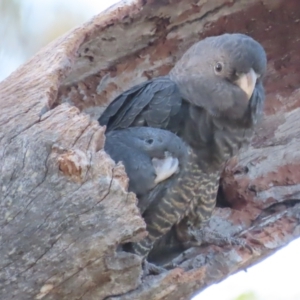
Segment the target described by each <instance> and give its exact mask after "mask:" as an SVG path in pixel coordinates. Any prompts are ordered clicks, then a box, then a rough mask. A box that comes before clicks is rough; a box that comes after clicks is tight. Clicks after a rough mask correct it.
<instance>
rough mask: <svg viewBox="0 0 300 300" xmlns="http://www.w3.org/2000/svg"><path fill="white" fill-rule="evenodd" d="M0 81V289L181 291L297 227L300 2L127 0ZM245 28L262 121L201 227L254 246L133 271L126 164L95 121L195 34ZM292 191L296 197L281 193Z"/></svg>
mask: <svg viewBox="0 0 300 300" xmlns="http://www.w3.org/2000/svg"><path fill="white" fill-rule="evenodd" d="M120 6H121V7H117V6H114V7H112V8H111V9H109V10H107V11H106V12H104V13H102V14H100V15H98V16H96V17H95V18H94V19H93V20H91V21H90V22H88V23H86V24H85V25H83V26H82V27H79V28H76V29H74V30H73V31H71V32H69V33H67V34H66V35H64V36H63V37H61V38H60V39H58V40H56V41H55V42H53V43H52V44H50V45H48V46H47V47H46V48H44V49H42V50H41V51H40V52H39V53H38V54H36V55H35V56H34V57H33V58H32V59H31V60H30V61H29V62H27V63H26V64H24V65H23V66H21V67H20V68H19V69H18V70H17V71H16V72H14V73H13V74H12V75H11V76H10V77H9V78H7V79H6V80H5V81H3V82H2V83H0V110H1V115H0V126H1V131H0V157H1V159H0V166H1V174H0V184H1V190H0V196H1V197H0V198H1V203H0V222H1V225H0V226H1V227H0V228H1V244H0V298H1V299H22V300H23V299H24V300H25V299H47V300H49V299H68V300H69V299H89V300H93V299H97V300H100V299H114V300H116V299H122V300H123V299H128V300H129V299H130V300H131V299H149V300H150V299H151V300H152V299H153V300H154V299H155V300H159V299H164V300H166V299H188V298H189V297H191V295H192V294H193V293H195V292H196V291H197V290H201V289H203V288H205V287H207V286H208V285H210V284H212V283H215V282H218V281H220V280H222V279H224V278H226V277H227V276H228V275H229V274H232V273H234V272H236V271H238V270H241V269H243V268H246V267H247V266H249V265H252V264H254V263H256V262H257V261H260V260H262V259H263V258H265V257H267V256H268V255H270V254H272V253H274V252H275V251H276V250H278V249H280V248H281V247H282V246H284V245H286V244H287V243H289V242H290V241H291V240H293V239H295V238H296V237H299V236H300V226H299V223H300V203H299V201H298V200H297V198H300V197H299V196H300V171H299V170H300V152H299V147H300V129H299V121H298V118H299V116H300V108H299V106H300V90H299V83H300V66H299V61H300V52H299V47H300V39H299V38H298V31H299V20H300V2H299V1H298V0H251V1H249V0H227V1H226V0H216V1H204V0H203V1H202V0H200V1H195V0H185V1H183V0H182V1H180V0H173V1H172V0H169V1H167V0H164V1H162V0H143V1H142V0H140V1H123V3H121V4H120ZM224 32H243V33H247V34H250V35H251V36H253V37H254V38H256V39H257V40H258V41H260V42H261V43H262V44H263V46H264V47H265V49H266V51H267V54H268V59H269V63H268V75H267V78H266V80H265V83H266V92H267V103H266V108H265V118H264V121H263V123H262V124H261V125H260V127H259V128H258V130H257V134H256V136H255V138H254V139H253V142H252V144H251V146H250V147H249V148H248V149H244V150H243V151H242V153H241V154H240V156H239V157H238V158H236V159H233V160H231V161H230V162H229V163H228V165H227V166H226V168H225V170H224V173H223V178H222V193H221V194H222V195H221V196H222V197H220V198H222V207H219V208H217V209H216V210H215V213H214V215H213V218H212V220H211V227H212V228H215V229H217V230H219V231H220V232H221V233H229V234H231V235H233V234H237V235H238V236H241V237H244V238H246V239H247V242H248V244H249V245H250V246H252V248H253V249H254V251H253V253H251V252H250V251H249V250H247V249H242V248H239V247H237V246H227V247H223V248H221V247H217V246H214V245H206V246H203V247H200V248H192V249H190V250H188V251H187V253H185V255H183V256H181V257H179V258H178V259H177V260H176V262H177V263H178V267H177V268H174V269H173V270H170V271H168V272H166V273H163V274H161V275H159V276H149V277H146V278H145V279H144V280H141V273H142V271H141V260H140V258H139V257H137V256H135V255H132V254H128V253H124V252H118V251H117V246H118V245H119V244H120V243H124V242H125V241H126V242H127V241H134V240H139V239H141V238H142V237H144V236H145V235H146V230H145V224H144V222H143V220H142V218H141V217H140V215H139V212H138V209H137V207H136V198H135V196H134V195H133V194H130V193H127V192H126V187H127V183H128V179H127V177H126V174H125V172H124V168H123V167H122V166H120V165H115V164H114V162H113V161H112V160H111V159H110V158H109V157H108V155H107V154H106V153H105V152H104V151H103V144H104V141H105V137H104V128H100V126H99V125H98V123H97V122H96V121H95V120H93V119H95V118H97V117H99V115H100V114H101V112H102V111H103V109H104V108H105V106H106V105H107V103H109V101H111V100H112V99H113V97H114V96H116V95H117V94H118V93H119V92H120V91H122V90H124V89H126V88H128V87H130V86H132V85H134V84H137V83H139V82H142V81H144V80H146V79H147V78H151V77H154V76H158V75H164V74H166V73H167V72H168V71H169V70H170V68H171V67H172V66H173V64H174V62H175V61H176V60H177V58H178V57H179V56H180V55H181V54H182V53H183V52H184V51H185V50H186V49H187V47H188V46H189V45H191V44H192V43H194V42H195V41H197V40H199V39H201V38H203V37H205V36H208V35H213V34H221V33H224ZM291 199H292V200H291Z"/></svg>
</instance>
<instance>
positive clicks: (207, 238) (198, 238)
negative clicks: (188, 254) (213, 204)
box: [188, 228, 253, 253]
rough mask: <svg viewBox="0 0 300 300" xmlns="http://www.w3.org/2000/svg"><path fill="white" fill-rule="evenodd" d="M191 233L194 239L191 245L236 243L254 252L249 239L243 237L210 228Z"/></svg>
mask: <svg viewBox="0 0 300 300" xmlns="http://www.w3.org/2000/svg"><path fill="white" fill-rule="evenodd" d="M190 234H191V236H192V237H193V240H192V241H190V242H188V243H189V246H190V247H199V246H201V245H202V244H214V245H217V246H220V247H222V246H226V245H236V246H239V247H241V248H246V249H248V250H249V251H250V252H251V253H253V249H252V247H250V246H249V245H247V241H246V240H245V239H243V238H238V237H233V236H228V235H225V234H220V233H219V232H216V231H214V230H211V229H209V228H203V229H200V230H193V231H191V232H190Z"/></svg>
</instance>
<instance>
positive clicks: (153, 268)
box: [143, 260, 167, 277]
mask: <svg viewBox="0 0 300 300" xmlns="http://www.w3.org/2000/svg"><path fill="white" fill-rule="evenodd" d="M143 269H144V272H143V277H146V276H148V275H159V274H162V273H164V272H166V271H167V270H166V269H165V268H163V267H160V266H157V265H155V264H153V263H150V262H148V261H147V260H144V262H143Z"/></svg>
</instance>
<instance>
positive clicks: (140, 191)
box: [104, 127, 187, 213]
mask: <svg viewBox="0 0 300 300" xmlns="http://www.w3.org/2000/svg"><path fill="white" fill-rule="evenodd" d="M104 150H105V151H106V152H107V153H108V154H109V155H110V157H111V158H112V159H113V160H114V161H115V162H116V163H118V162H122V163H123V165H124V167H125V171H126V173H127V175H128V177H129V186H128V190H129V191H130V192H134V193H135V194H136V195H137V198H138V199H139V201H138V207H139V209H140V211H141V213H144V212H145V210H146V209H147V207H149V206H150V204H151V202H152V201H153V200H155V199H157V193H158V191H159V190H160V189H161V188H159V189H154V188H155V187H156V186H157V185H159V184H160V183H163V182H164V183H163V188H165V187H166V182H165V181H166V180H167V179H170V177H172V176H173V175H174V176H175V175H176V174H178V173H179V170H180V168H183V166H184V165H185V163H186V160H187V146H186V145H185V143H184V142H183V141H182V140H181V139H180V138H179V137H178V136H176V135H175V134H174V133H172V132H170V131H167V130H163V129H159V128H152V127H130V128H126V129H123V130H114V131H110V132H108V133H107V134H106V141H105V145H104ZM174 176H173V177H174ZM173 179H174V178H173ZM168 184H170V183H168Z"/></svg>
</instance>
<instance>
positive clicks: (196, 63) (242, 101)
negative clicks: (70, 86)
mask: <svg viewBox="0 0 300 300" xmlns="http://www.w3.org/2000/svg"><path fill="white" fill-rule="evenodd" d="M266 63H267V60H266V54H265V51H264V49H263V47H262V46H261V45H260V44H259V43H258V42H257V41H255V40H254V39H252V38H251V37H249V36H246V35H243V34H223V35H220V36H214V37H208V38H205V39H203V40H201V41H200V42H198V43H196V44H194V45H193V46H191V47H190V48H189V49H188V50H187V51H186V52H185V54H184V55H183V56H182V57H181V59H180V60H179V61H178V62H177V63H176V64H175V66H174V68H173V69H172V70H171V72H170V73H169V75H167V76H163V77H158V78H154V79H152V80H149V81H146V82H144V83H142V84H139V85H137V86H135V87H133V88H131V89H129V90H127V91H125V92H124V93H122V94H121V95H119V96H118V97H117V98H116V99H115V100H113V102H111V103H110V105H109V106H108V107H107V108H106V110H105V111H104V113H103V114H102V116H101V117H100V118H99V123H100V125H106V126H107V132H108V133H110V132H112V131H114V130H121V129H126V128H128V127H141V126H143V127H144V126H147V127H153V128H161V129H165V130H168V131H170V132H172V133H174V134H176V135H178V136H179V137H180V138H181V139H182V140H183V141H184V142H185V143H186V144H187V149H188V150H187V151H188V156H187V160H186V163H185V164H184V166H183V168H181V169H180V172H179V174H178V175H177V176H175V177H176V180H172V181H169V180H168V179H166V180H165V181H164V182H162V183H161V185H163V184H165V187H166V188H164V189H161V190H160V192H159V193H156V196H155V197H157V199H156V200H155V201H152V200H151V203H150V205H149V206H147V209H146V210H145V211H144V212H143V217H144V219H145V222H146V224H147V230H148V232H149V234H148V236H147V237H146V238H145V239H144V240H142V241H141V242H139V243H136V244H135V245H134V247H133V248H134V251H135V252H136V253H137V254H140V255H142V256H144V257H146V256H147V255H148V254H149V252H150V250H151V249H152V248H153V246H154V245H155V243H158V242H159V240H160V239H162V238H163V237H164V236H165V235H166V234H167V233H168V232H171V231H173V232H175V233H176V237H177V240H178V241H180V242H182V243H183V244H185V243H187V242H188V241H189V240H191V239H193V238H195V236H197V230H198V229H200V228H203V225H205V224H206V223H207V221H208V220H209V219H210V217H211V214H212V211H213V209H214V207H215V204H216V195H217V190H218V183H219V178H220V173H221V171H222V168H223V165H224V163H225V162H226V161H227V160H228V159H229V158H230V157H232V156H233V155H235V154H236V153H237V151H238V150H239V149H240V148H241V147H242V146H243V145H245V144H247V143H249V140H250V138H251V136H252V133H253V128H254V125H255V123H256V122H257V120H258V118H259V116H260V115H261V113H262V111H263V104H264V100H265V95H264V89H263V84H262V79H263V76H264V74H265V72H266ZM137 180H138V179H137ZM137 182H138V181H137ZM170 182H172V183H170ZM155 189H158V188H157V187H155V188H154V190H155ZM146 194H147V193H146ZM146 198H147V197H146ZM196 239H197V238H196Z"/></svg>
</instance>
